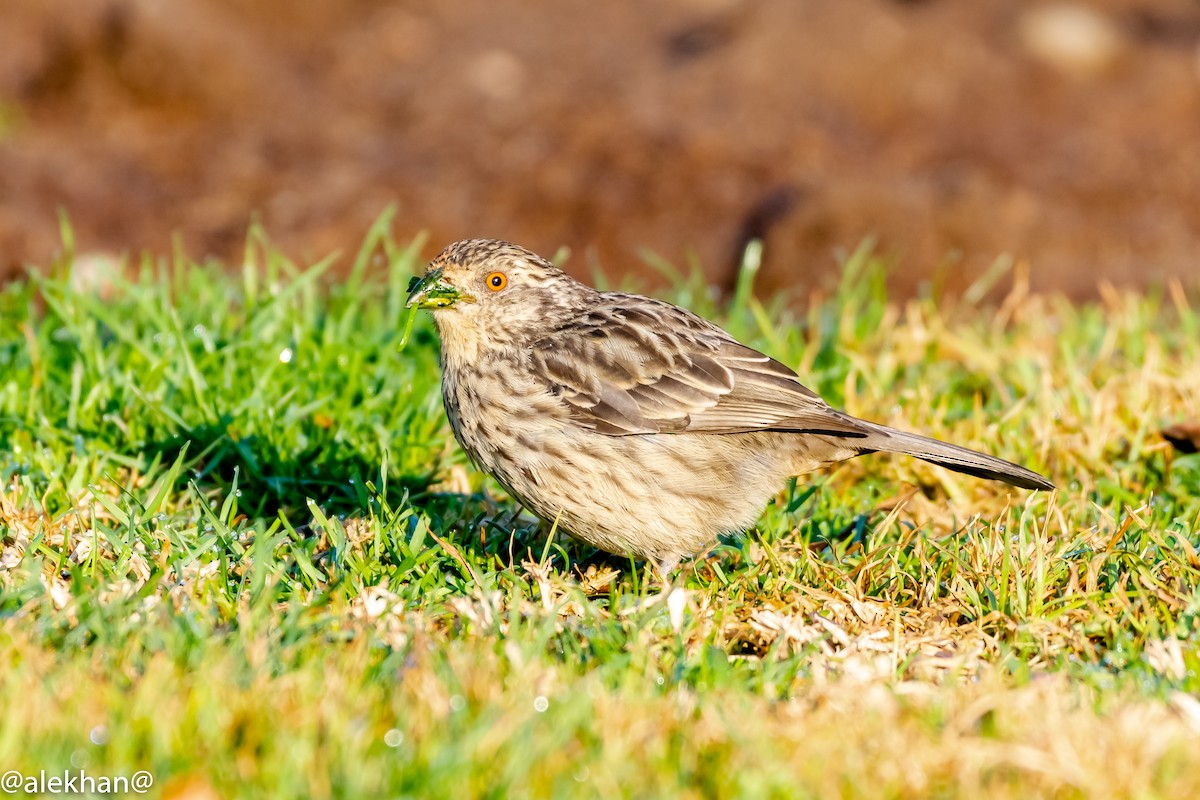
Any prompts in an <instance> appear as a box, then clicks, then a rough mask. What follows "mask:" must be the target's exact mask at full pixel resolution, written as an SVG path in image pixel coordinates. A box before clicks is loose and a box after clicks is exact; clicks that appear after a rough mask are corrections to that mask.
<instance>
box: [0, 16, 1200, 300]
mask: <svg viewBox="0 0 1200 800" xmlns="http://www.w3.org/2000/svg"><path fill="white" fill-rule="evenodd" d="M389 203H396V204H397V206H398V209H399V214H398V216H397V233H398V234H399V235H400V236H401V237H408V236H411V235H413V234H415V233H416V232H417V231H420V230H423V229H428V230H429V231H430V232H431V233H432V237H431V239H430V243H429V249H430V251H431V252H432V251H434V250H436V249H438V248H439V247H440V246H441V245H443V244H446V243H448V242H449V241H452V240H454V239H457V238H462V237H465V236H480V235H487V236H497V237H503V238H509V239H512V240H515V241H517V242H520V243H522V244H525V245H527V246H529V247H531V248H534V249H536V250H539V251H541V252H543V253H545V254H547V255H549V254H551V253H552V252H553V251H555V250H556V249H557V248H558V247H559V246H561V245H568V246H570V247H571V248H572V249H573V252H574V253H575V257H574V259H573V260H572V262H571V267H572V269H573V270H574V271H576V272H577V273H581V274H587V272H588V270H589V267H590V264H591V263H595V262H598V263H600V264H602V265H603V267H604V268H605V269H606V271H608V272H610V273H614V274H615V273H619V272H621V271H624V270H629V269H644V266H643V262H642V261H641V260H640V258H639V255H638V254H639V253H640V252H641V251H642V250H643V248H649V249H651V250H653V251H655V252H657V253H659V254H660V255H662V256H664V257H665V258H667V259H669V260H671V261H673V262H675V263H683V262H685V261H686V259H687V257H688V255H689V254H691V253H694V254H695V255H697V256H698V257H699V259H700V261H701V263H702V264H703V266H704V268H705V269H706V271H707V272H708V273H709V274H710V276H711V277H712V279H713V280H714V281H716V282H718V283H721V282H728V281H729V280H730V274H729V268H730V265H731V264H732V263H733V261H734V258H735V254H736V253H737V252H738V251H739V249H740V247H741V245H742V243H743V242H744V241H745V240H746V239H747V238H748V237H752V236H765V239H766V242H767V249H766V265H765V268H764V269H765V275H764V279H765V281H766V283H767V284H769V285H774V286H779V285H784V284H795V283H797V282H800V283H802V284H803V283H805V282H818V283H819V282H822V281H823V280H827V278H828V273H829V271H830V270H831V269H832V268H833V267H834V265H835V264H836V254H837V253H838V252H844V251H846V250H849V249H852V248H854V247H855V246H856V245H857V244H858V243H859V242H860V241H861V240H862V238H863V237H864V236H867V235H871V234H874V235H876V236H877V241H878V247H879V249H880V250H881V252H883V253H884V254H887V255H889V256H893V257H894V258H895V259H896V261H897V263H898V267H897V275H896V283H897V285H898V286H897V288H900V289H903V290H911V289H913V288H914V287H917V286H918V285H919V283H920V282H921V281H927V280H929V279H930V278H931V276H938V279H939V280H945V282H946V283H947V284H948V285H950V286H951V287H962V286H963V285H965V284H966V283H967V282H968V281H969V280H970V279H971V278H972V277H973V276H976V275H978V274H980V273H981V272H982V271H983V270H984V269H986V267H987V266H988V265H989V264H990V263H992V262H993V261H994V259H996V257H997V256H998V255H1000V254H1003V253H1011V254H1013V255H1015V256H1017V257H1018V258H1027V259H1028V260H1029V262H1030V264H1031V265H1032V272H1033V281H1034V284H1035V286H1037V287H1039V288H1061V289H1064V290H1066V291H1069V292H1072V293H1074V294H1088V293H1091V292H1092V291H1094V289H1095V286H1096V284H1097V282H1098V280H1100V279H1109V280H1112V281H1113V282H1116V283H1119V284H1144V283H1145V282H1147V281H1156V280H1162V279H1164V278H1166V277H1169V276H1184V277H1188V278H1190V279H1191V280H1193V281H1194V280H1196V277H1195V276H1197V275H1198V274H1200V264H1198V259H1200V256H1198V254H1200V247H1198V244H1200V2H1198V1H1197V0H1096V1H1095V2H1089V3H1086V4H1074V3H1062V2H1014V0H971V2H963V0H907V1H906V2H902V1H901V0H662V2H657V3H613V2H595V1H594V0H526V1H525V2H491V1H490V0H438V2H436V3H434V2H407V1H406V0H391V1H389V0H302V1H299V2H298V1H297V0H253V2H251V1H250V0H245V1H244V2H239V1H237V0H4V2H3V7H2V8H0V272H7V273H9V274H11V273H12V272H13V271H14V270H16V269H19V268H20V266H21V265H22V264H24V263H26V262H33V263H37V264H45V263H47V262H48V261H49V260H50V258H51V256H52V255H53V253H54V251H55V250H56V249H57V247H58V230H57V219H56V214H57V209H59V208H63V209H66V210H67V212H68V213H69V215H70V217H71V219H72V221H73V223H74V226H75V229H76V234H77V239H78V242H79V248H80V249H81V250H83V251H100V252H112V253H137V252H139V251H142V250H146V249H148V250H151V251H155V252H165V251H167V249H168V248H169V247H170V242H171V236H172V234H173V232H178V233H179V234H180V236H181V238H182V241H183V244H184V246H185V248H186V249H187V251H188V252H189V253H191V254H193V255H195V256H200V257H203V256H207V255H216V256H220V257H222V258H228V259H236V258H237V257H238V254H239V252H240V248H241V246H242V242H243V239H244V236H245V231H246V227H247V225H248V222H249V221H250V219H251V218H252V215H254V214H256V213H257V214H258V215H259V216H260V218H261V219H262V221H263V222H264V224H265V226H266V228H267V231H268V232H269V233H270V235H271V236H272V237H273V238H274V239H275V240H276V241H277V242H278V243H279V244H280V245H281V246H282V247H283V248H284V249H285V251H286V252H288V253H289V254H290V255H291V256H293V257H294V258H295V259H298V260H300V261H307V260H312V259H315V258H317V257H320V256H322V255H325V254H326V253H328V252H329V251H331V250H334V249H340V250H342V251H343V252H353V250H354V249H355V248H356V247H357V246H358V244H359V242H360V241H361V238H362V236H363V234H364V232H365V230H366V228H367V226H368V224H369V223H370V221H371V220H372V219H374V218H375V217H376V216H377V215H378V214H379V213H380V211H381V210H382V209H383V208H384V207H385V206H386V205H387V204H389Z"/></svg>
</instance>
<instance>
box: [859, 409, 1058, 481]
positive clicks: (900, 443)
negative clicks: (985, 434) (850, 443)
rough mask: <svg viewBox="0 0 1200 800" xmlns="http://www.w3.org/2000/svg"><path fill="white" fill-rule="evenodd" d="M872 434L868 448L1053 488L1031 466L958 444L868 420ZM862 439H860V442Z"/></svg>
mask: <svg viewBox="0 0 1200 800" xmlns="http://www.w3.org/2000/svg"><path fill="white" fill-rule="evenodd" d="M867 425H868V426H869V427H870V428H871V430H872V434H871V435H870V436H868V437H866V438H865V439H862V440H860V442H861V444H862V446H863V449H864V450H877V451H882V452H887V453H903V454H905V455H909V456H915V457H917V458H919V459H921V460H923V461H928V462H929V463H931V464H937V465H938V466H941V467H946V468H947V469H952V470H954V471H955V472H962V473H965V474H967V475H974V476H975V477H977V478H987V479H989V480H995V481H1004V482H1005V483H1007V484H1009V485H1011V486H1018V487H1020V488H1022V489H1053V488H1054V484H1053V483H1051V482H1050V481H1048V480H1047V479H1046V478H1044V477H1042V476H1041V475H1039V474H1037V473H1036V472H1034V471H1033V470H1031V469H1026V468H1025V467H1022V466H1021V465H1019V464H1014V463H1012V462H1011V461H1005V460H1004V459H1002V458H996V457H995V456H989V455H986V454H985V453H977V452H975V451H974V450H968V449H967V448H965V447H959V446H958V445H955V444H948V443H946V442H939V441H938V440H937V439H930V438H929V437H927V436H918V435H917V434H915V433H907V432H905V431H899V430H896V429H895V428H888V427H886V426H884V425H876V424H874V423H867ZM860 442H856V444H859V443H860Z"/></svg>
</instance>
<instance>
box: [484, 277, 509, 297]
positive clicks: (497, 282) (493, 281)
mask: <svg viewBox="0 0 1200 800" xmlns="http://www.w3.org/2000/svg"><path fill="white" fill-rule="evenodd" d="M505 286H508V276H507V275H505V274H504V273H503V272H493V273H492V274H491V275H488V276H487V287H488V288H489V289H491V290H492V291H493V292H498V291H500V290H501V289H503V288H504V287H505Z"/></svg>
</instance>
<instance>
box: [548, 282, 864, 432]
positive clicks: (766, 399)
mask: <svg viewBox="0 0 1200 800" xmlns="http://www.w3.org/2000/svg"><path fill="white" fill-rule="evenodd" d="M605 300H606V301H607V302H605V303H604V304H603V305H601V306H598V307H596V308H593V309H591V310H589V311H588V312H586V313H584V314H581V315H580V316H579V317H577V318H576V319H574V320H572V321H571V322H570V323H568V324H566V325H563V326H560V327H558V328H557V329H556V330H555V331H554V333H552V334H550V335H547V336H546V337H544V338H542V339H540V340H538V341H537V342H536V343H535V344H534V345H533V348H532V350H531V360H530V366H531V369H532V370H533V371H534V373H535V374H536V375H537V376H538V377H539V378H540V379H542V380H544V381H546V382H547V384H548V385H549V387H550V390H551V392H553V393H554V394H556V395H557V396H558V397H559V398H560V399H561V401H562V402H563V403H564V404H565V405H566V406H567V408H568V410H569V412H570V414H571V416H572V417H573V418H574V419H575V420H576V421H577V422H579V423H580V424H581V425H585V426H587V427H589V428H591V429H593V430H595V431H596V432H598V433H604V434H608V435H613V436H623V435H629V434H638V433H684V432H697V433H744V432H748V431H762V430H776V431H805V432H813V433H827V434H834V435H840V436H851V437H865V436H867V435H869V434H870V430H869V429H868V428H867V427H866V426H864V425H863V424H861V423H859V422H858V421H857V420H855V419H854V418H853V417H850V416H847V415H845V414H842V413H841V412H839V411H836V410H834V409H832V408H830V407H829V406H828V405H827V404H826V403H825V401H824V400H822V399H821V398H820V397H819V396H818V395H817V394H816V393H815V392H813V391H812V390H810V389H808V388H806V387H805V386H804V385H802V384H801V383H800V379H799V378H798V377H797V376H796V373H794V372H792V370H790V369H788V368H787V367H785V366H784V365H783V364H780V363H779V362H778V361H775V360H774V359H771V358H768V357H767V356H765V355H763V354H762V353H760V352H758V351H757V350H754V349H752V348H749V347H746V346H745V345H743V344H741V343H739V342H738V341H736V340H735V339H734V338H733V337H731V336H730V335H729V334H728V333H726V332H725V331H723V330H721V329H720V328H718V327H716V326H715V325H713V324H712V323H710V322H708V321H707V320H704V319H702V318H700V317H698V316H696V315H695V314H692V313H691V312H690V311H685V310H684V309H681V308H678V307H677V306H673V305H670V304H668V303H663V302H661V301H658V300H652V299H650V298H645V297H640V296H637V295H624V294H616V293H612V294H607V295H605Z"/></svg>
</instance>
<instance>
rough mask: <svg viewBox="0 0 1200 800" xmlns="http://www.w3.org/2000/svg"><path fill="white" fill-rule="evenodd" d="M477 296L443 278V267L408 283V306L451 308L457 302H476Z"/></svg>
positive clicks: (406, 304)
mask: <svg viewBox="0 0 1200 800" xmlns="http://www.w3.org/2000/svg"><path fill="white" fill-rule="evenodd" d="M474 302H475V298H474V297H471V295H469V294H467V293H465V292H463V291H460V290H459V288H458V287H457V286H454V285H453V284H450V283H447V282H446V281H443V280H442V268H441V267H438V268H437V269H431V270H429V272H426V273H425V274H424V275H423V276H422V277H420V278H413V279H412V281H410V282H409V284H408V302H407V303H405V304H404V305H405V306H406V307H408V308H412V307H413V306H416V307H417V308H449V307H450V306H452V305H454V304H455V303H474Z"/></svg>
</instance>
